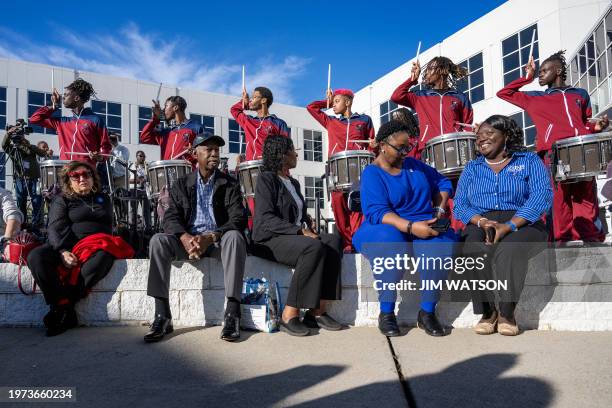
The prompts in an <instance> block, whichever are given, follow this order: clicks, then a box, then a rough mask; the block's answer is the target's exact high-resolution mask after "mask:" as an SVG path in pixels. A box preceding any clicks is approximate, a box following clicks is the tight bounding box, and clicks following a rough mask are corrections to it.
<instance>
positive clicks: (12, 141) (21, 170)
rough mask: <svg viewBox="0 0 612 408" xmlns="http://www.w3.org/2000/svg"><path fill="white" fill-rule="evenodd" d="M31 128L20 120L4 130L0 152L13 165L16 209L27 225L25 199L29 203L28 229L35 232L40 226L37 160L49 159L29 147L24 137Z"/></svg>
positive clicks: (37, 149)
mask: <svg viewBox="0 0 612 408" xmlns="http://www.w3.org/2000/svg"><path fill="white" fill-rule="evenodd" d="M30 133H32V128H31V127H30V126H26V123H25V121H24V120H23V119H18V120H17V124H16V125H14V126H7V128H6V134H5V135H4V139H3V140H2V148H3V149H4V151H5V152H6V154H7V155H8V156H9V157H10V159H11V160H12V162H13V182H14V183H15V196H16V198H17V206H18V207H19V210H21V212H22V213H23V217H24V222H27V214H28V213H27V201H28V196H29V197H30V200H31V201H32V220H31V221H32V226H33V227H34V228H37V227H39V226H40V225H41V223H42V196H41V195H40V194H39V193H38V191H37V184H38V179H39V178H40V167H39V163H38V159H37V157H43V158H49V157H50V155H49V152H46V151H45V150H43V149H40V148H39V147H37V146H36V145H33V144H31V143H30V142H29V141H28V140H27V139H26V135H28V134H30Z"/></svg>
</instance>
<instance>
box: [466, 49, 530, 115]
mask: <svg viewBox="0 0 612 408" xmlns="http://www.w3.org/2000/svg"><path fill="white" fill-rule="evenodd" d="M528 52H529V51H528ZM458 65H460V66H462V67H464V68H465V69H467V71H468V75H467V76H466V77H465V78H462V79H460V80H459V81H457V90H458V91H460V92H465V93H466V94H467V95H468V96H469V98H470V101H471V102H472V103H476V102H478V101H482V100H483V99H484V70H483V68H482V52H481V53H478V54H476V55H474V56H472V57H470V58H468V59H466V60H465V61H462V62H460V63H459V64H458Z"/></svg>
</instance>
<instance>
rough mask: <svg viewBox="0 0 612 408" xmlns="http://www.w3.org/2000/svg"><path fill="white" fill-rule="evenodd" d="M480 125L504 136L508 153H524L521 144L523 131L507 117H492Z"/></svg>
mask: <svg viewBox="0 0 612 408" xmlns="http://www.w3.org/2000/svg"><path fill="white" fill-rule="evenodd" d="M482 123H486V124H488V125H489V126H491V127H492V128H493V129H497V130H499V131H500V132H502V133H503V134H504V136H506V149H507V150H508V153H514V152H520V151H525V150H526V149H527V148H526V147H525V144H524V142H523V140H524V139H523V130H522V129H521V128H520V126H519V125H518V124H517V123H516V122H515V121H514V120H513V119H511V118H509V117H508V116H504V115H492V116H489V117H488V118H487V119H485V120H484V121H483V122H482Z"/></svg>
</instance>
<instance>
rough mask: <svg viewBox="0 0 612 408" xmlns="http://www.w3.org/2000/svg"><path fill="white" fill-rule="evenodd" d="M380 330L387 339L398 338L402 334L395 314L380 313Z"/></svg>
mask: <svg viewBox="0 0 612 408" xmlns="http://www.w3.org/2000/svg"><path fill="white" fill-rule="evenodd" d="M378 330H380V332H381V333H382V334H384V335H385V336H387V337H397V336H399V335H400V334H401V332H400V328H399V326H398V324H397V319H396V318H395V312H390V313H384V312H380V314H379V315H378Z"/></svg>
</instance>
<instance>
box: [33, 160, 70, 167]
mask: <svg viewBox="0 0 612 408" xmlns="http://www.w3.org/2000/svg"><path fill="white" fill-rule="evenodd" d="M71 162H72V160H59V159H58V160H45V161H42V162H40V165H39V167H56V166H58V165H62V166H65V165H67V164H68V163H71Z"/></svg>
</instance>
